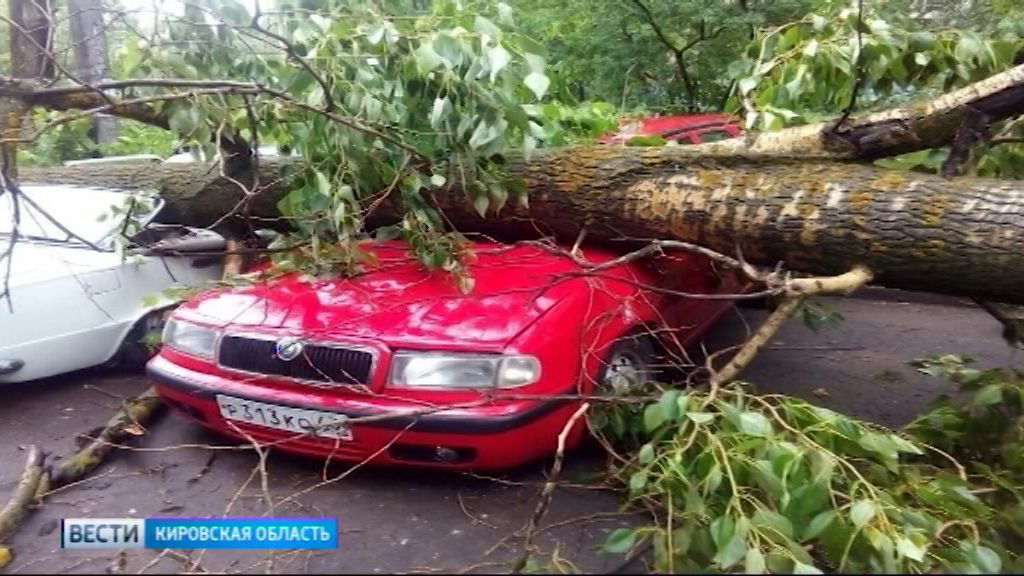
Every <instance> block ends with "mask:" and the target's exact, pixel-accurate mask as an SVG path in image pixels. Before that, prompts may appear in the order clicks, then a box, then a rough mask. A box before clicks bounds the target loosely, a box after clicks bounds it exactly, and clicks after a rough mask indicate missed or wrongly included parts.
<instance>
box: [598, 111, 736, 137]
mask: <svg viewBox="0 0 1024 576" xmlns="http://www.w3.org/2000/svg"><path fill="white" fill-rule="evenodd" d="M620 124H621V125H620V127H619V132H617V133H615V134H609V135H607V136H603V137H601V138H600V139H599V140H598V141H599V142H601V143H602V144H623V143H626V142H629V140H630V139H631V138H634V137H637V136H661V137H662V138H664V139H665V140H668V141H676V142H679V143H680V144H702V143H705V142H714V141H716V140H724V139H726V138H732V137H734V136H739V135H740V132H741V130H740V125H739V124H738V123H737V122H736V121H735V119H734V118H733V117H732V116H729V115H728V114H685V115H681V116H650V117H646V118H638V119H625V120H623V121H622V122H621V123H620Z"/></svg>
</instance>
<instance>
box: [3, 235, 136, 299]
mask: <svg viewBox="0 0 1024 576" xmlns="http://www.w3.org/2000/svg"><path fill="white" fill-rule="evenodd" d="M7 241H8V240H7V239H3V240H0V250H6V246H5V244H6V243H7ZM11 257H12V260H11V278H10V286H11V288H17V287H19V286H28V285H31V284H38V283H40V282H46V281H48V280H53V279H55V278H61V277H67V276H71V275H76V274H82V273H85V272H92V271H94V270H101V269H104V268H109V267H111V266H116V265H117V264H118V263H119V261H120V256H119V255H118V254H116V253H114V252H99V251H96V250H92V249H91V248H86V247H68V246H61V245H56V244H44V243H38V242H29V241H26V240H19V241H18V243H17V245H15V247H14V253H13V254H12V255H11ZM7 265H8V263H7V262H6V261H4V263H3V265H0V274H6V272H7Z"/></svg>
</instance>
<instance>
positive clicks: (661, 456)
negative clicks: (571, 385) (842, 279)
mask: <svg viewBox="0 0 1024 576" xmlns="http://www.w3.org/2000/svg"><path fill="white" fill-rule="evenodd" d="M920 366H921V367H922V368H921V369H922V370H924V371H927V372H928V373H932V374H937V375H942V376H944V377H947V378H949V379H951V380H953V381H954V382H956V383H958V384H959V385H960V386H961V388H962V390H963V392H964V393H965V394H967V395H969V398H968V399H967V400H966V401H965V402H963V403H960V404H957V403H954V402H952V401H950V400H944V401H942V402H941V403H940V404H939V405H937V406H936V407H935V408H934V409H933V410H931V411H930V412H928V413H927V414H925V415H924V416H922V417H921V418H920V419H918V420H917V421H915V422H914V423H913V424H912V425H910V426H909V427H908V428H907V429H906V430H904V431H902V432H893V431H890V430H887V429H885V428H882V427H879V426H875V425H871V424H867V423H865V422H861V421H858V420H855V419H853V418H849V417H846V416H843V415H841V414H837V413H835V412H833V411H831V410H826V409H823V408H819V407H816V406H813V405H811V404H808V403H806V402H804V401H801V400H797V399H794V398H789V397H784V396H777V395H761V396H758V395H753V394H751V393H749V392H748V391H747V390H746V388H745V386H743V385H742V384H736V385H731V386H728V387H725V388H722V389H719V390H716V391H715V392H712V393H708V392H702V391H696V390H690V391H686V392H682V391H679V390H671V389H670V390H664V391H661V392H660V393H659V394H660V397H659V398H658V400H657V401H656V402H653V403H650V404H648V405H646V406H640V407H635V406H634V407H616V408H614V409H604V410H601V411H599V412H598V413H596V414H595V415H594V418H595V420H594V423H595V424H596V425H598V426H600V427H601V428H600V429H601V430H603V431H604V432H605V433H606V434H607V435H608V437H609V438H611V439H612V440H614V441H615V442H616V443H617V444H618V445H619V446H621V447H623V448H625V449H627V450H628V451H630V452H631V453H633V454H635V456H634V457H633V458H631V459H628V461H627V462H626V464H623V465H618V466H617V468H615V470H614V474H615V477H617V478H619V479H621V481H622V483H623V485H624V487H625V488H624V489H625V490H627V492H628V495H629V498H630V500H631V501H632V502H635V503H637V504H640V503H641V502H642V503H644V504H645V505H646V506H648V507H649V506H650V505H652V504H653V505H655V509H656V511H657V517H658V523H657V524H652V525H648V526H641V527H637V528H629V529H627V528H622V529H618V530H616V531H614V532H612V533H610V534H609V535H608V537H607V540H606V542H605V545H604V550H605V551H606V552H611V553H622V552H626V551H629V550H631V549H633V548H635V547H637V546H639V545H640V543H641V542H646V541H649V542H651V543H652V544H653V550H654V561H655V564H654V569H655V570H656V571H659V572H663V571H677V572H706V571H729V572H734V571H747V572H748V573H761V572H766V571H767V572H796V573H804V574H810V573H821V572H824V571H839V572H872V573H880V572H886V573H894V572H903V573H907V572H934V571H939V572H957V571H963V572H965V573H996V572H1000V571H1008V572H1012V571H1020V570H1021V569H1022V568H1024V561H1022V559H1021V557H1020V556H1019V552H1020V546H1019V543H1020V541H1021V540H1020V538H1021V537H1022V535H1024V499H1022V490H1024V466H1022V464H1024V456H1022V451H1021V448H1020V446H1021V444H1020V443H1021V440H1022V439H1024V428H1022V426H1024V425H1022V422H1024V402H1022V398H1024V379H1022V375H1021V374H1012V373H1007V372H1003V371H980V370H974V369H971V368H968V367H967V366H966V364H965V363H964V362H963V360H962V359H960V358H959V357H956V356H944V357H941V358H938V359H926V360H923V361H921V363H920Z"/></svg>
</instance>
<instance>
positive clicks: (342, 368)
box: [219, 336, 373, 385]
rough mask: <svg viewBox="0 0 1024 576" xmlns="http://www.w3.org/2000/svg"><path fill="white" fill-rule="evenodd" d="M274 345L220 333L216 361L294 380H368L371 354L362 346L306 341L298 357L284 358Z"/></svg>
mask: <svg viewBox="0 0 1024 576" xmlns="http://www.w3.org/2000/svg"><path fill="white" fill-rule="evenodd" d="M274 348H275V341H274V340H262V339H258V338H246V337H244V336H224V338H222V339H221V343H220V357H219V362H220V365H221V366H223V367H225V368H231V369H234V370H242V371H245V372H255V373H257V374H269V375H274V376H284V377H285V378H294V379H296V380H307V381H312V382H325V383H333V384H349V385H352V384H368V383H369V381H370V371H371V369H372V366H373V354H371V353H369V352H366V351H364V350H353V349H351V348H341V347H335V346H322V345H316V344H307V345H306V347H305V349H304V350H303V353H302V354H301V355H300V356H299V357H298V358H295V359H294V360H291V361H284V360H281V359H280V358H278V357H277V355H276V354H274Z"/></svg>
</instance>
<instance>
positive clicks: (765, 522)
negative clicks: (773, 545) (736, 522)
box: [751, 509, 793, 539]
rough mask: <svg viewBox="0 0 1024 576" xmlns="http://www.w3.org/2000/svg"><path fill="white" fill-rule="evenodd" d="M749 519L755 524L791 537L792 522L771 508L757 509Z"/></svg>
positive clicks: (788, 537)
mask: <svg viewBox="0 0 1024 576" xmlns="http://www.w3.org/2000/svg"><path fill="white" fill-rule="evenodd" d="M751 521H752V522H753V523H754V525H755V526H759V527H763V528H767V529H769V530H771V531H772V532H775V533H777V534H781V535H782V536H785V537H786V538H787V539H792V538H793V523H792V522H790V521H789V519H788V518H786V517H785V516H783V515H782V514H779V513H778V512H773V511H771V510H764V509H758V510H757V511H756V512H754V516H753V518H751Z"/></svg>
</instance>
